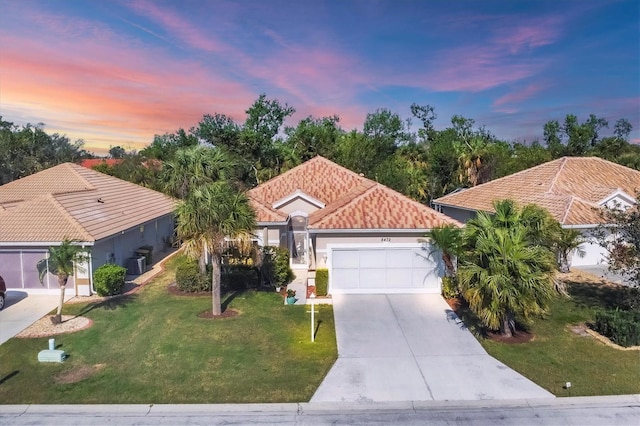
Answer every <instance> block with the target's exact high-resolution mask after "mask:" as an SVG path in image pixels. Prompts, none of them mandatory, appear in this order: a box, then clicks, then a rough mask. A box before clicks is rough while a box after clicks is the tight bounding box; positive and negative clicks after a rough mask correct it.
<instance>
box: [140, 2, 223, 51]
mask: <svg viewBox="0 0 640 426" xmlns="http://www.w3.org/2000/svg"><path fill="white" fill-rule="evenodd" d="M128 6H129V7H130V8H131V9H133V10H134V11H136V12H137V13H138V14H140V15H143V16H146V17H148V18H150V19H152V20H153V21H155V22H157V23H159V24H161V25H162V26H163V27H164V28H165V30H166V31H167V32H168V33H170V34H171V35H172V36H174V37H176V38H178V39H179V40H180V41H182V42H183V43H186V44H187V45H188V46H189V47H192V48H195V49H198V50H203V51H205V52H220V51H223V50H226V48H225V46H224V45H223V44H222V43H220V42H218V41H216V40H214V39H213V38H211V37H209V36H208V35H206V34H204V33H202V32H201V31H199V30H198V29H197V27H195V26H194V24H193V23H192V22H189V21H187V20H185V19H182V18H181V17H180V16H178V13H177V12H176V11H173V10H167V9H163V8H161V7H159V6H158V5H157V3H153V2H149V1H146V0H136V1H133V2H131V3H129V4H128Z"/></svg>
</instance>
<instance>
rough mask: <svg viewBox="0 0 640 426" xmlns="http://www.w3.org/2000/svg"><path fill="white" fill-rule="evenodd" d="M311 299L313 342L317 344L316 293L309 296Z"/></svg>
mask: <svg viewBox="0 0 640 426" xmlns="http://www.w3.org/2000/svg"><path fill="white" fill-rule="evenodd" d="M309 298H310V299H311V342H315V341H316V333H315V331H316V327H315V325H316V317H315V313H316V309H315V303H314V302H315V300H316V295H315V293H311V295H310V296H309Z"/></svg>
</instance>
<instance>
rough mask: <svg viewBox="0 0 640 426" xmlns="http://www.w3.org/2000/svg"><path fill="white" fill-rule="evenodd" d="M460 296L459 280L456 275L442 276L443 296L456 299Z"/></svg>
mask: <svg viewBox="0 0 640 426" xmlns="http://www.w3.org/2000/svg"><path fill="white" fill-rule="evenodd" d="M459 296H460V290H459V289H458V282H457V281H456V279H455V278H454V277H444V278H442V297H444V298H445V299H455V298H456V297H459Z"/></svg>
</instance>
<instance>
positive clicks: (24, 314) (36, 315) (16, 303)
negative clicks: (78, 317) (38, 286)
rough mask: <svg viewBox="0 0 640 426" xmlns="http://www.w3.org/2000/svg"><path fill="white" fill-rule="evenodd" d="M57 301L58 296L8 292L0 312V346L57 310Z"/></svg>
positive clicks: (15, 291)
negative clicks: (4, 304) (5, 302)
mask: <svg viewBox="0 0 640 426" xmlns="http://www.w3.org/2000/svg"><path fill="white" fill-rule="evenodd" d="M65 299H68V298H65ZM59 300H60V295H34V294H27V293H26V292H24V291H17V290H8V291H7V304H6V306H5V307H4V309H3V310H2V311H0V345H1V344H3V343H4V342H6V341H7V340H9V339H11V338H12V337H13V336H15V335H16V334H18V333H20V332H21V331H22V330H24V329H25V328H27V327H29V326H30V325H31V324H33V323H34V322H36V321H37V320H39V319H40V318H42V317H43V316H45V315H46V314H47V313H49V312H51V311H52V310H53V309H55V308H57V307H58V301H59Z"/></svg>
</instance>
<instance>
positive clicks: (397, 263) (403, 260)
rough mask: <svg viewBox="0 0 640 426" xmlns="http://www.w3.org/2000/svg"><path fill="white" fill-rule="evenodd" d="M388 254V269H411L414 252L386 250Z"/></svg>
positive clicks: (408, 250) (409, 250)
mask: <svg viewBox="0 0 640 426" xmlns="http://www.w3.org/2000/svg"><path fill="white" fill-rule="evenodd" d="M385 251H386V253H387V268H411V266H412V264H413V261H412V259H411V258H412V257H413V250H411V249H398V250H385Z"/></svg>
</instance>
